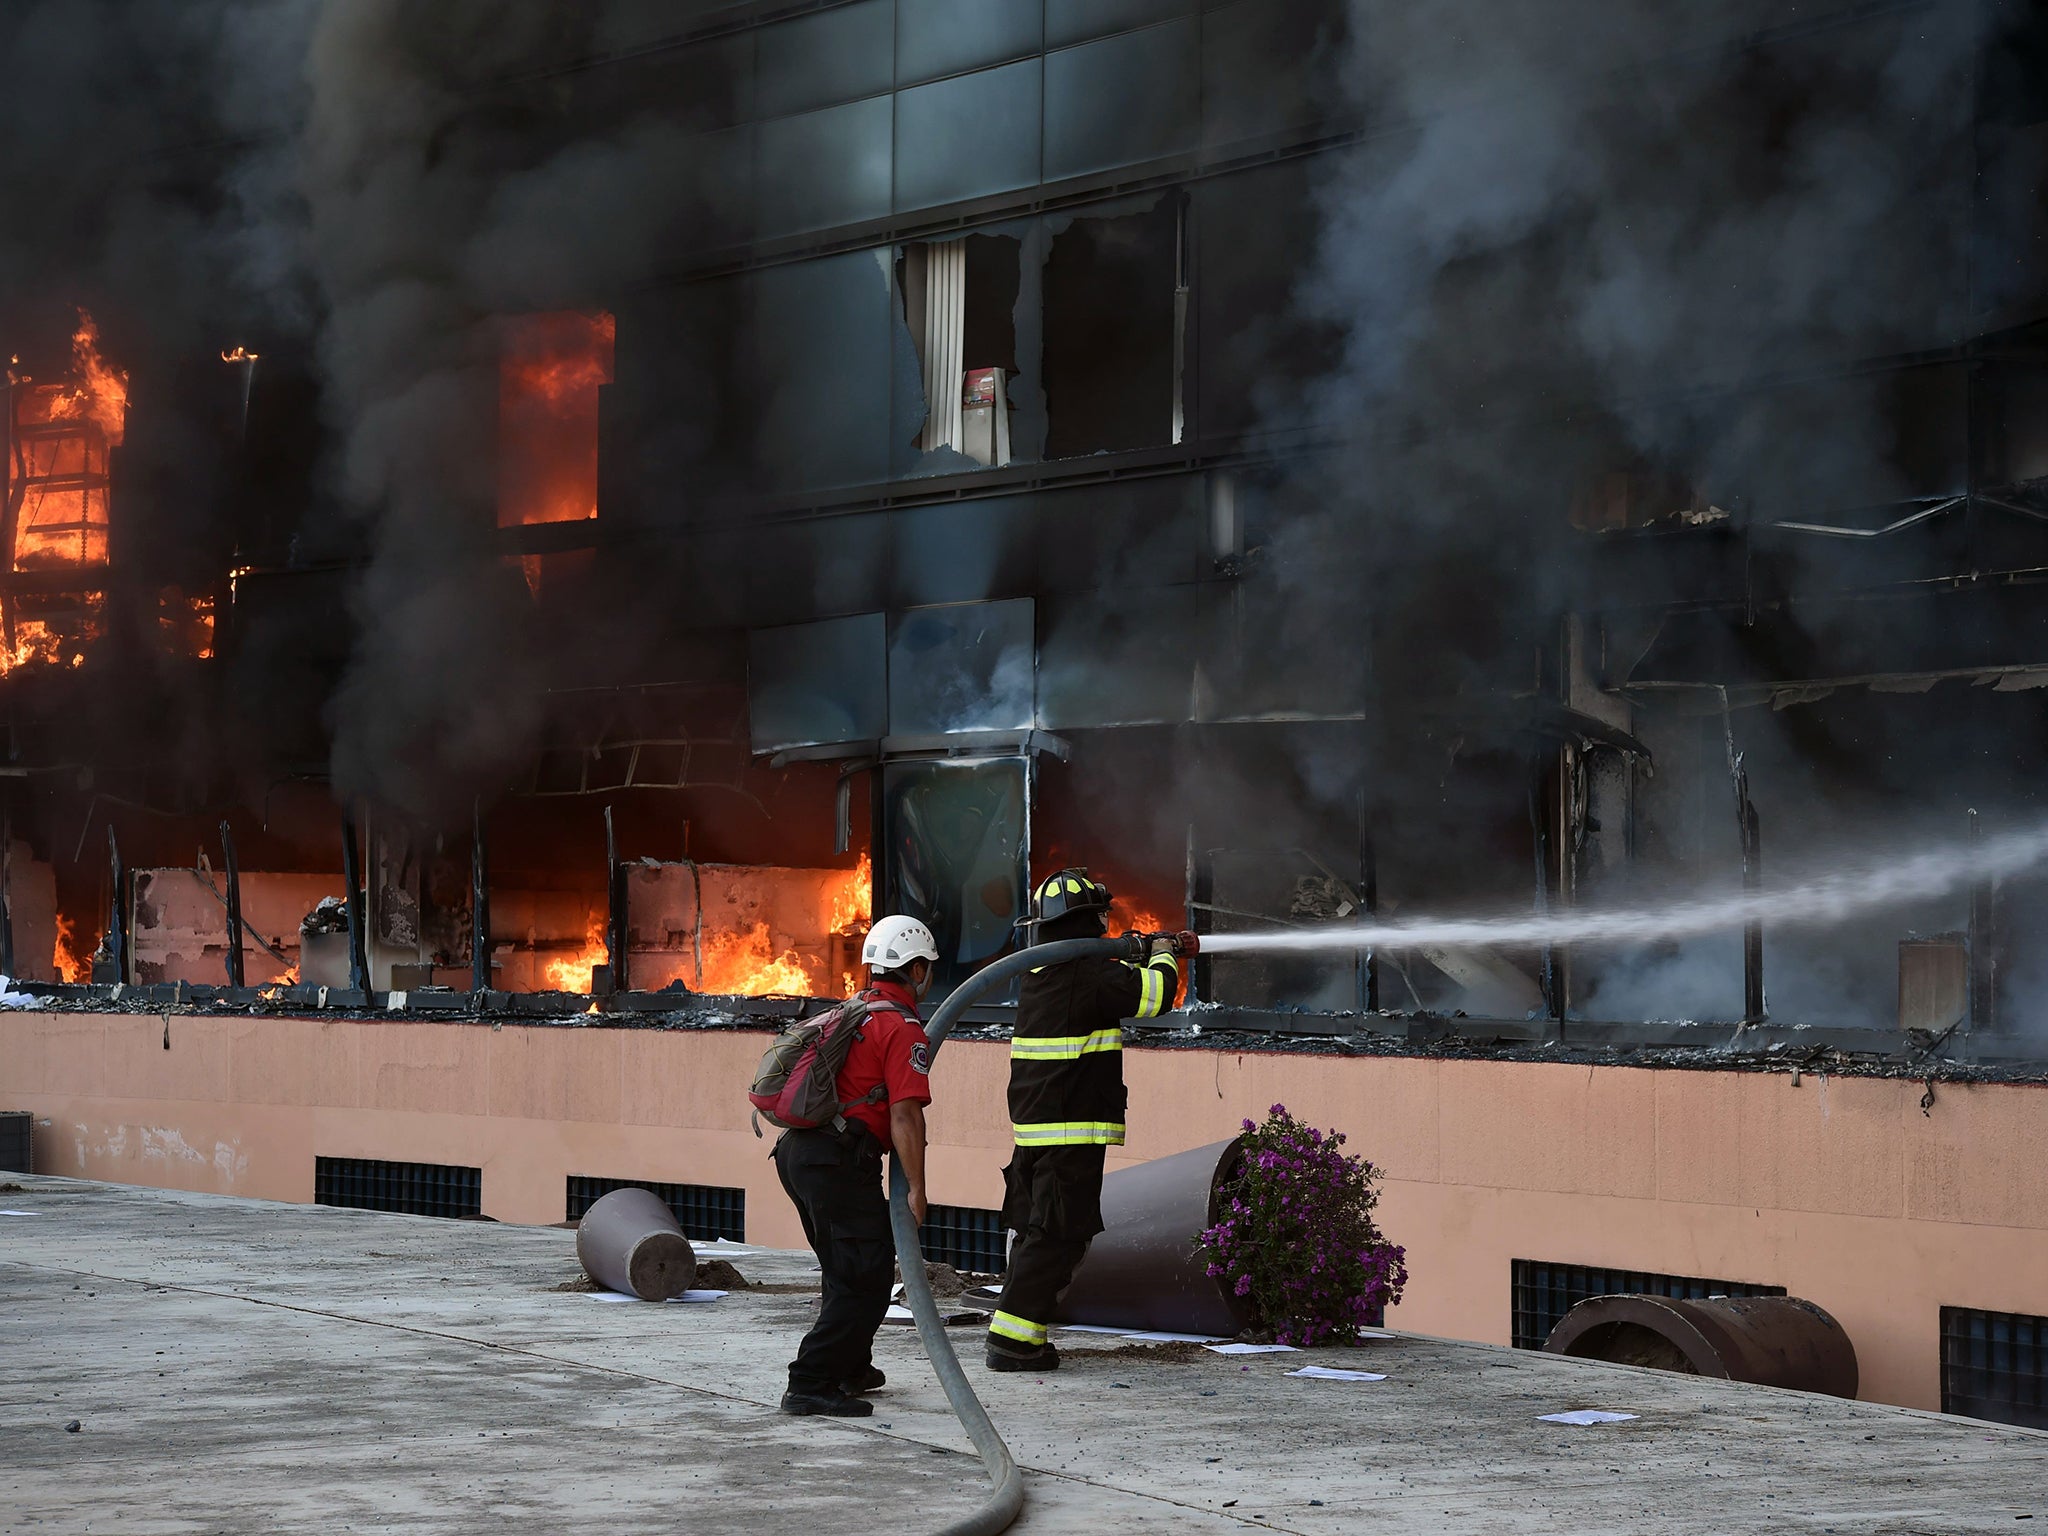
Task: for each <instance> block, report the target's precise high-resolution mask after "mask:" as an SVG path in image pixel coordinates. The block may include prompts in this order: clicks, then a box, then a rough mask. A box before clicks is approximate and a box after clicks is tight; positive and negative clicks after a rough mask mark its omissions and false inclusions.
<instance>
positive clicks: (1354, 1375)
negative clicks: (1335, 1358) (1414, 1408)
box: [1287, 1365, 1387, 1381]
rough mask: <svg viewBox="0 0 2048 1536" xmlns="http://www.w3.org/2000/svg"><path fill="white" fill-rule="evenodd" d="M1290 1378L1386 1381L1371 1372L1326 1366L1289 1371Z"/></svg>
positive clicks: (1305, 1367)
mask: <svg viewBox="0 0 2048 1536" xmlns="http://www.w3.org/2000/svg"><path fill="white" fill-rule="evenodd" d="M1287 1374H1288V1375H1290V1376H1306V1377H1308V1378H1309V1379H1310V1380H1312V1381H1385V1380H1386V1379H1387V1378H1386V1377H1384V1376H1379V1375H1375V1374H1374V1373H1373V1372H1371V1371H1333V1370H1331V1369H1330V1368H1329V1367H1328V1366H1326V1365H1304V1366H1303V1367H1302V1368H1301V1369H1300V1370H1298V1371H1289V1372H1288V1373H1287Z"/></svg>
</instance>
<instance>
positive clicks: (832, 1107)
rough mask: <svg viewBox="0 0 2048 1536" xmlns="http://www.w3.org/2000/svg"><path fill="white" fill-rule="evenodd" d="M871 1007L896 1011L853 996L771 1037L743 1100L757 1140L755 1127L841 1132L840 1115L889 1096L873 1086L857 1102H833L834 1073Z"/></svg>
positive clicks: (877, 1000) (873, 998)
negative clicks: (750, 1111)
mask: <svg viewBox="0 0 2048 1536" xmlns="http://www.w3.org/2000/svg"><path fill="white" fill-rule="evenodd" d="M877 1006H880V1007H883V1008H887V1009H890V1010H891V1011H900V1010H897V1009H896V1005H895V1004H894V1003H892V1002H889V1001H888V1000H887V999H885V998H882V997H879V996H877V995H876V994H875V993H872V992H862V993H858V994H856V995H855V996H853V997H849V998H848V999H847V1000H846V1001H845V1002H843V1003H840V1004H838V1005H837V1006H836V1007H832V1008H827V1009H826V1010H825V1011H824V1012H823V1013H816V1014H813V1015H811V1017H809V1018H808V1019H798V1020H797V1021H796V1022H795V1023H794V1024H792V1025H790V1026H789V1028H787V1029H785V1030H784V1031H783V1032H782V1033H781V1034H779V1035H777V1036H776V1037H775V1043H774V1044H773V1045H771V1046H769V1047H768V1052H767V1054H766V1055H764V1056H763V1057H762V1058H761V1066H760V1070H758V1071H757V1072H755V1074H754V1086H753V1088H752V1089H751V1090H750V1091H749V1092H748V1094H747V1098H748V1100H749V1102H751V1103H752V1104H753V1106H754V1113H753V1116H752V1119H753V1123H754V1134H755V1135H756V1136H759V1135H760V1134H761V1122H762V1121H763V1120H766V1121H767V1122H768V1123H769V1124H770V1125H776V1126H780V1127H781V1128H782V1129H783V1130H785V1131H812V1130H816V1129H818V1128H819V1127H820V1126H826V1125H829V1126H831V1127H832V1129H833V1130H835V1131H843V1130H845V1129H846V1111H847V1110H849V1109H852V1108H854V1107H855V1106H857V1105H861V1104H879V1103H881V1102H882V1101H883V1100H884V1099H886V1098H887V1097H888V1096H889V1087H888V1084H886V1083H877V1084H875V1086H874V1087H873V1088H870V1089H869V1090H868V1091H867V1092H866V1093H864V1094H862V1095H861V1096H860V1097H859V1098H857V1099H848V1100H846V1101H845V1102H844V1103H841V1102H840V1099H839V1072H840V1069H841V1068H842V1067H844V1066H845V1065H846V1056H847V1053H848V1052H849V1051H851V1050H852V1049H853V1042H854V1041H856V1040H858V1039H860V1037H861V1026H862V1025H863V1024H865V1023H866V1022H867V1018H868V1014H869V1013H871V1012H872V1011H873V1010H874V1009H875V1008H876V1007H877Z"/></svg>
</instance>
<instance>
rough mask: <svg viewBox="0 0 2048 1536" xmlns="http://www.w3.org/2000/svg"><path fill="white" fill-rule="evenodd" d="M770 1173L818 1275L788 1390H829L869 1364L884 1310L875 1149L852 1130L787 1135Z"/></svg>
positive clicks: (885, 1248)
mask: <svg viewBox="0 0 2048 1536" xmlns="http://www.w3.org/2000/svg"><path fill="white" fill-rule="evenodd" d="M775 1171H776V1172H777V1173H778V1174H780V1175H781V1177H782V1187H783V1188H784V1189H785V1190H787V1191H788V1192H789V1198H790V1199H791V1201H793V1202H794V1203H795V1205H796V1209H797V1214H798V1215H799V1216H801V1217H802V1218H803V1223H804V1237H805V1239H806V1240H807V1241H808V1242H809V1243H810V1245H811V1251H812V1252H813V1253H815V1254H816V1255H817V1256H818V1268H819V1269H820V1270H821V1271H823V1273H824V1296H823V1298H822V1299H821V1300H820V1301H819V1303H818V1321H817V1322H816V1323H815V1324H814V1325H812V1328H811V1331H810V1332H809V1333H807V1334H805V1335H804V1340H803V1343H801V1344H799V1345H798V1346H797V1351H796V1359H794V1360H792V1361H791V1362H790V1363H789V1388H790V1390H791V1391H792V1392H830V1391H832V1390H834V1389H836V1388H837V1387H838V1386H839V1384H840V1383H841V1382H845V1381H850V1380H853V1379H854V1378H856V1377H858V1376H860V1375H861V1374H862V1373H863V1372H864V1371H866V1370H867V1368H868V1367H869V1366H870V1365H872V1364H873V1363H874V1359H873V1350H874V1343H875V1330H876V1329H877V1328H879V1327H881V1326H882V1315H883V1314H884V1313H885V1312H887V1311H888V1310H889V1287H890V1284H891V1282H892V1281H893V1280H894V1278H895V1273H896V1270H895V1259H896V1245H895V1241H894V1239H893V1237H892V1236H891V1234H890V1231H889V1202H888V1199H887V1197H886V1196H885V1195H884V1194H883V1193H882V1146H881V1143H880V1142H878V1141H876V1140H875V1138H874V1137H873V1136H871V1135H869V1134H868V1132H867V1131H866V1130H865V1129H864V1128H862V1127H860V1126H859V1125H853V1126H850V1127H849V1128H848V1129H847V1131H846V1132H845V1133H843V1134H842V1133H839V1132H836V1131H829V1130H820V1131H789V1132H786V1133H785V1134H784V1135H783V1137H782V1139H781V1140H780V1141H778V1142H776V1143H775Z"/></svg>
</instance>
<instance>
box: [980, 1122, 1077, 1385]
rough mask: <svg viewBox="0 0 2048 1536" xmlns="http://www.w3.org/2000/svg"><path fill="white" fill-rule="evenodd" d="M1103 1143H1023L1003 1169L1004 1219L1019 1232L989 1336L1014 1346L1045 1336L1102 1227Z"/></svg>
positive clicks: (1013, 1350)
mask: <svg viewBox="0 0 2048 1536" xmlns="http://www.w3.org/2000/svg"><path fill="white" fill-rule="evenodd" d="M1105 1151H1106V1149H1105V1148H1103V1147H1099V1146H1073V1147H1018V1148H1017V1149H1016V1151H1015V1152H1013V1153H1012V1154H1011V1157H1010V1166H1009V1167H1007V1168H1005V1169H1004V1170H1003V1181H1004V1194H1003V1225H1004V1226H1006V1227H1008V1228H1009V1229H1010V1230H1011V1231H1012V1232H1015V1233H1016V1234H1017V1240H1016V1242H1014V1243H1013V1244H1011V1246H1010V1269H1009V1273H1008V1274H1007V1275H1006V1276H1005V1277H1004V1279H1003V1299H1002V1300H1001V1301H999V1302H997V1303H996V1314H995V1316H994V1317H993V1318H992V1319H991V1320H990V1324H989V1334H988V1342H989V1344H990V1345H991V1347H993V1348H995V1349H998V1350H1002V1351H1004V1352H1005V1353H1008V1354H1013V1355H1014V1354H1028V1353H1029V1352H1030V1351H1032V1350H1034V1349H1036V1348H1038V1347H1039V1346H1040V1345H1042V1344H1044V1343H1045V1334H1046V1330H1047V1328H1049V1327H1050V1326H1051V1324H1052V1320H1053V1313H1054V1312H1055V1311H1057V1310H1058V1305H1059V1297H1060V1292H1062V1291H1064V1290H1065V1289H1066V1288H1067V1282H1068V1281H1070V1280H1072V1279H1073V1278H1074V1271H1075V1270H1076V1269H1078V1268H1080V1266H1081V1260H1082V1258H1083V1257H1084V1256H1085V1255H1086V1254H1087V1252H1088V1244H1089V1242H1090V1241H1091V1240H1092V1239H1093V1238H1094V1236H1095V1234H1096V1233H1098V1232H1100V1231H1101V1230H1102V1167H1103V1158H1104V1153H1105Z"/></svg>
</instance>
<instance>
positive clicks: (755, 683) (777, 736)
mask: <svg viewBox="0 0 2048 1536" xmlns="http://www.w3.org/2000/svg"><path fill="white" fill-rule="evenodd" d="M886 644H887V639H886V630H885V628H884V624H883V618H882V615H881V614H879V613H861V614H855V615H853V616H852V617H851V618H845V619H823V620H820V621H819V622H817V623H815V624H790V625H786V626H784V627H783V628H780V629H757V630H753V631H751V632H750V633H749V634H748V636H747V710H748V715H749V717H750V735H751V737H752V741H753V748H754V750H755V751H756V752H775V751H780V750H782V749H783V748H786V747H806V746H822V745H828V744H831V743H835V742H842V741H875V740H878V739H880V737H881V735H882V733H883V731H884V729H885V728H886V726H887V724H888V703H887V683H886V677H887V671H886V668H887V653H886V651H885V649H884V647H885V646H886Z"/></svg>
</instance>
